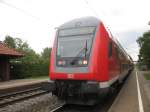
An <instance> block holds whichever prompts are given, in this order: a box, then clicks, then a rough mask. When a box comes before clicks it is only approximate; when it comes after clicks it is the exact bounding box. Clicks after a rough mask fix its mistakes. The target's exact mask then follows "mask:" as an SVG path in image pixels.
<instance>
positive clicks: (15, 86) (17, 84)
mask: <svg viewBox="0 0 150 112" xmlns="http://www.w3.org/2000/svg"><path fill="white" fill-rule="evenodd" d="M47 81H48V78H47V79H18V80H10V81H6V82H0V95H3V94H8V93H10V92H16V91H19V90H24V89H29V88H33V87H38V86H41V84H42V83H44V82H47Z"/></svg>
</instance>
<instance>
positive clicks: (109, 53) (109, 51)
mask: <svg viewBox="0 0 150 112" xmlns="http://www.w3.org/2000/svg"><path fill="white" fill-rule="evenodd" d="M108 56H109V57H111V56H112V42H110V43H109V47H108Z"/></svg>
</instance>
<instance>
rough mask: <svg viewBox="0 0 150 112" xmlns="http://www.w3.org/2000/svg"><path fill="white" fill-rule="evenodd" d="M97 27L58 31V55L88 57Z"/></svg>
mask: <svg viewBox="0 0 150 112" xmlns="http://www.w3.org/2000/svg"><path fill="white" fill-rule="evenodd" d="M94 32H95V27H84V28H76V29H66V30H60V31H59V33H58V43H57V56H58V57H62V58H63V57H85V56H86V57H88V56H89V54H90V50H91V45H92V40H93V37H94Z"/></svg>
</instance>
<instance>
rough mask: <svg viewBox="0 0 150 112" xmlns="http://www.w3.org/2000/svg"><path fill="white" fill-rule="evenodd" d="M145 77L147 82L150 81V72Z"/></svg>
mask: <svg viewBox="0 0 150 112" xmlns="http://www.w3.org/2000/svg"><path fill="white" fill-rule="evenodd" d="M144 76H145V78H146V79H147V80H150V72H148V73H145V74H144Z"/></svg>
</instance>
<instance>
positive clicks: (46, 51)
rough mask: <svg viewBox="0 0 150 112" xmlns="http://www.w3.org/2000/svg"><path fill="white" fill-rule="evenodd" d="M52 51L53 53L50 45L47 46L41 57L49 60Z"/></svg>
mask: <svg viewBox="0 0 150 112" xmlns="http://www.w3.org/2000/svg"><path fill="white" fill-rule="evenodd" d="M50 53H51V48H49V47H46V48H44V49H43V52H42V53H41V57H42V59H44V60H45V59H46V60H49V58H50Z"/></svg>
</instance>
